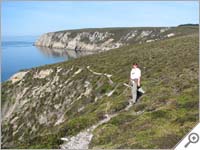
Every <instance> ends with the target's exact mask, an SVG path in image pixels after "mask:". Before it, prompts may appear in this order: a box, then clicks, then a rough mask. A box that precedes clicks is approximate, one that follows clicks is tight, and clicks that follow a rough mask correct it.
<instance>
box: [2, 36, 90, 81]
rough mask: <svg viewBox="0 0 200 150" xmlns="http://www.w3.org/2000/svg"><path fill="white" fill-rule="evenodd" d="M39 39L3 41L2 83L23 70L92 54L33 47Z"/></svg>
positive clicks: (26, 37) (23, 38)
mask: <svg viewBox="0 0 200 150" xmlns="http://www.w3.org/2000/svg"><path fill="white" fill-rule="evenodd" d="M37 38H38V37H36V36H24V37H7V38H2V41H1V59H2V61H1V64H2V65H1V82H3V81H6V80H8V79H9V78H10V77H11V76H12V75H13V74H15V73H16V72H18V71H20V70H22V69H29V68H33V67H38V66H42V65H45V64H53V63H57V62H63V61H68V60H70V59H74V58H77V57H81V56H83V55H88V54H91V53H83V52H79V53H75V51H74V50H67V49H49V48H40V47H35V46H33V43H34V42H35V40H36V39H37Z"/></svg>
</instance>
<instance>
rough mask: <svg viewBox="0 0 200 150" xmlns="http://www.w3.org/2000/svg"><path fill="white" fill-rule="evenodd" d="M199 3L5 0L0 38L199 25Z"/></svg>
mask: <svg viewBox="0 0 200 150" xmlns="http://www.w3.org/2000/svg"><path fill="white" fill-rule="evenodd" d="M198 7H199V5H198V1H192V2H189V1H176V2H174V1H165V2H161V1H159V2H158V1H157V2H156V1H152V2H147V1H140V2H139V1H123V2H122V1H107V2H105V1H104V2H103V1H96V2H90V1H87V2H86V1H85V2H81V1H74V2H72V1H60V2H56V1H43V2H40V1H32V2H30V1H21V2H20V1H18V2H17V1H7V2H6V1H4V2H2V9H1V33H2V36H3V37H4V36H27V35H33V36H38V35H41V34H43V33H46V32H53V31H59V30H67V29H80V28H102V27H143V26H177V25H180V24H186V23H195V24H196V23H199V16H198V14H199V12H198V11H199V10H198V9H199V8H198Z"/></svg>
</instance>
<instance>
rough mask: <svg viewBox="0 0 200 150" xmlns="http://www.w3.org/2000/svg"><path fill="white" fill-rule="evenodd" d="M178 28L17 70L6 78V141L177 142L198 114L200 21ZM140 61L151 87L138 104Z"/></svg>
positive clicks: (18, 144) (59, 144)
mask: <svg viewBox="0 0 200 150" xmlns="http://www.w3.org/2000/svg"><path fill="white" fill-rule="evenodd" d="M170 32H171V31H170ZM195 32H197V34H195ZM173 33H175V34H177V33H181V34H182V36H181V35H180V36H177V37H174V38H170V39H165V40H159V41H155V42H150V43H149V42H144V43H143V44H139V43H138V44H132V45H131V43H130V45H129V46H124V47H121V48H119V49H115V50H110V51H107V52H105V53H99V54H96V55H90V56H84V57H81V58H78V59H74V60H71V61H68V62H63V63H58V64H53V65H47V66H42V67H37V68H33V69H29V70H24V71H21V72H19V73H17V74H15V75H14V76H13V77H12V78H11V79H10V80H8V81H6V82H4V83H2V102H1V104H2V105H1V111H2V147H3V148H70V149H77V148H79V149H80V148H82V149H83V148H121V149H124V148H172V147H173V146H174V145H175V144H176V143H177V142H178V141H179V140H180V139H181V138H182V137H183V136H184V135H185V134H186V133H187V132H188V131H189V130H190V129H191V128H192V127H193V126H194V125H195V124H196V122H197V121H198V99H199V98H198V84H197V83H198V28H193V27H192V28H191V27H180V28H179V29H176V31H175V30H174V31H173ZM186 33H187V34H186ZM170 34H172V33H170ZM107 35H109V34H107ZM50 43H51V42H50ZM133 61H137V62H138V63H139V64H140V68H141V70H142V86H143V89H144V90H145V91H146V93H145V94H144V95H143V96H142V97H141V98H140V99H139V102H138V103H136V104H135V105H130V103H129V101H130V89H129V87H127V86H126V84H124V83H127V82H128V81H127V79H128V76H129V72H130V69H131V64H132V62H133ZM188 62H189V63H188Z"/></svg>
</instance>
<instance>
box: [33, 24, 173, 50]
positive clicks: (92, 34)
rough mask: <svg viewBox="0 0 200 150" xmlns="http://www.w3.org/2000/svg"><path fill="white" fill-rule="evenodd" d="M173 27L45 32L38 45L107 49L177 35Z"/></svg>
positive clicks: (79, 48) (60, 47)
mask: <svg viewBox="0 0 200 150" xmlns="http://www.w3.org/2000/svg"><path fill="white" fill-rule="evenodd" d="M172 29H173V28H169V27H163V28H153V27H152V28H116V29H115V28H114V29H83V30H69V31H59V32H51V33H46V34H43V35H42V36H41V37H40V38H39V39H38V40H37V41H36V42H35V45H36V46H40V47H49V48H59V49H73V50H74V49H75V47H77V50H92V51H94V50H100V51H106V50H109V49H115V48H119V47H122V46H124V45H128V44H130V43H139V42H140V43H141V42H146V41H147V42H149V41H156V40H161V39H165V38H168V37H172V35H173V36H175V34H174V33H172V31H171V30H172Z"/></svg>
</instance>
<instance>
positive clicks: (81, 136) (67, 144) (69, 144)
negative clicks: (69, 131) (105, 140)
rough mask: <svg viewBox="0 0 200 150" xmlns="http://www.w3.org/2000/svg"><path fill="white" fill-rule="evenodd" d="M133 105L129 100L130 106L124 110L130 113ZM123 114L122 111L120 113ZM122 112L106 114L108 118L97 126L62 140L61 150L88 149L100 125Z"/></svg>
mask: <svg viewBox="0 0 200 150" xmlns="http://www.w3.org/2000/svg"><path fill="white" fill-rule="evenodd" d="M131 106H133V104H132V103H131V101H130V100H129V105H127V107H126V108H125V109H124V110H125V111H128V110H129V109H130V108H131ZM120 112H121V111H120ZM120 112H117V113H114V114H106V115H105V116H106V118H105V119H103V120H101V121H99V122H98V123H97V124H95V125H93V126H91V127H90V128H88V129H86V130H84V131H82V132H80V133H78V134H77V135H75V136H72V137H64V138H61V140H63V141H64V143H63V144H62V145H60V148H61V149H88V148H89V144H90V142H91V140H92V137H93V133H92V132H93V131H94V130H95V129H96V128H97V127H98V126H100V125H102V124H104V123H106V122H108V121H110V119H112V118H113V117H116V116H117V115H118V114H119V113H120Z"/></svg>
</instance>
